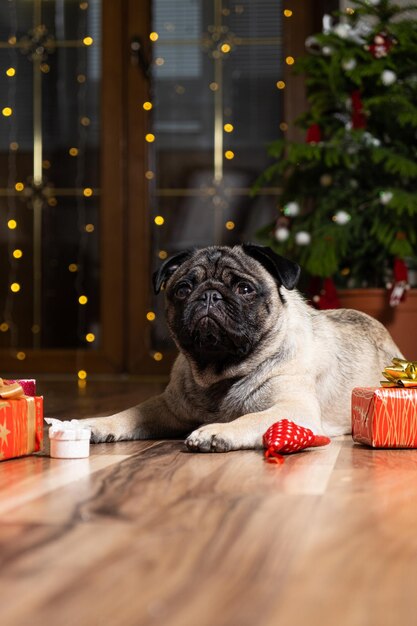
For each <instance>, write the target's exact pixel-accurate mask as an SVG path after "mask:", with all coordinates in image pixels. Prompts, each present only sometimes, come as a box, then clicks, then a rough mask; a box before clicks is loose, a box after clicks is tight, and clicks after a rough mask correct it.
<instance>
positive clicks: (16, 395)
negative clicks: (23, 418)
mask: <svg viewBox="0 0 417 626" xmlns="http://www.w3.org/2000/svg"><path fill="white" fill-rule="evenodd" d="M0 398H3V399H4V400H20V399H22V400H23V399H24V400H26V405H27V427H28V430H27V450H26V454H29V453H31V452H33V451H34V449H35V435H36V407H35V399H34V398H31V397H30V396H25V393H24V391H23V388H22V385H19V383H16V382H9V381H5V380H3V378H0Z"/></svg>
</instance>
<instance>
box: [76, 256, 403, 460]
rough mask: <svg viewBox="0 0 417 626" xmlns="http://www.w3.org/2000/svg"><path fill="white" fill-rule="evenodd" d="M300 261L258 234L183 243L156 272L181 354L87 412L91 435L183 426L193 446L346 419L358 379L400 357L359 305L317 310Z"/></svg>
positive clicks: (342, 427)
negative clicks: (133, 400) (132, 401)
mask: <svg viewBox="0 0 417 626" xmlns="http://www.w3.org/2000/svg"><path fill="white" fill-rule="evenodd" d="M299 275H300V267H299V266H298V265H297V264H296V263H294V262H293V261H290V260H288V259H286V258H284V257H282V256H279V255H278V254H276V253H275V252H274V251H273V250H272V249H270V248H268V247H264V246H257V245H253V244H243V245H238V246H234V247H226V246H210V247H207V248H203V249H195V250H187V251H185V252H182V253H179V254H176V255H175V256H173V257H171V258H169V259H168V260H166V261H165V262H164V263H163V265H162V266H161V267H160V269H159V270H158V271H157V272H156V273H155V274H154V277H153V282H154V288H155V292H156V293H159V291H160V290H161V289H164V291H165V301H166V317H167V322H168V327H169V329H170V332H171V334H172V337H173V339H174V341H175V343H176V345H177V347H178V350H179V355H178V357H177V360H176V361H175V364H174V366H173V369H172V373H171V378H170V382H169V384H168V386H167V387H166V389H165V391H164V392H163V393H162V394H161V395H159V396H156V397H153V398H151V399H149V400H147V401H145V402H143V403H141V404H139V405H138V406H135V407H133V408H129V409H127V410H125V411H122V412H121V413H117V414H116V415H111V416H109V417H101V418H100V417H99V418H94V419H89V420H87V423H88V424H89V425H90V426H91V428H92V441H94V442H104V441H119V440H128V439H156V438H167V437H172V438H183V437H186V439H185V443H186V445H187V447H188V448H189V450H191V451H196V452H227V451H230V450H240V449H254V448H261V447H262V436H263V433H264V432H265V431H266V430H267V429H268V427H269V426H271V424H273V423H274V422H276V421H278V420H280V419H283V418H287V419H289V420H292V421H294V422H296V423H297V424H299V425H301V426H306V427H308V428H310V429H311V430H313V432H314V433H316V434H324V435H328V436H337V435H343V434H347V433H349V432H350V430H351V418H350V401H351V391H352V389H353V387H359V386H361V387H366V386H378V385H379V380H380V376H381V371H382V369H383V368H384V367H385V366H386V365H387V364H388V363H390V362H391V359H392V358H393V357H400V358H403V357H402V354H401V352H400V350H399V349H398V347H397V346H396V345H395V343H394V341H393V340H392V338H391V336H390V335H389V333H388V332H387V330H386V329H385V328H384V327H383V326H382V325H381V324H380V323H379V322H378V321H376V320H375V319H373V318H371V317H369V316H368V315H366V314H364V313H360V312H359V311H353V310H349V309H336V310H327V311H318V310H316V309H314V308H312V307H311V306H309V305H308V304H307V303H306V302H305V301H304V299H303V297H302V296H301V295H300V293H299V292H297V290H296V289H295V286H296V284H297V281H298V278H299Z"/></svg>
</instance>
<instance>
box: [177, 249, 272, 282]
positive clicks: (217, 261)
mask: <svg viewBox="0 0 417 626" xmlns="http://www.w3.org/2000/svg"><path fill="white" fill-rule="evenodd" d="M180 270H183V272H180V271H179V272H178V275H181V274H182V275H183V276H184V275H188V276H192V277H193V278H195V279H196V280H197V281H198V282H201V281H205V280H209V279H211V280H220V281H224V280H226V279H227V278H228V277H230V276H242V277H251V278H252V279H253V280H256V279H259V278H260V277H261V275H264V269H263V267H262V266H261V265H260V264H259V263H257V262H256V261H255V260H254V259H251V258H250V257H249V256H247V255H246V254H245V253H244V252H241V253H240V254H239V253H238V252H235V251H234V250H233V249H230V248H221V247H219V248H215V247H211V248H204V249H203V250H197V251H196V252H195V253H194V255H193V256H192V258H191V259H190V260H189V261H187V263H185V264H184V266H183V267H181V268H180Z"/></svg>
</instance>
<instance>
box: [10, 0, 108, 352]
mask: <svg viewBox="0 0 417 626" xmlns="http://www.w3.org/2000/svg"><path fill="white" fill-rule="evenodd" d="M0 24H1V26H0V94H1V103H0V110H1V111H2V115H1V116H0V267H1V273H0V331H2V332H0V347H10V348H14V349H16V350H19V351H21V352H23V353H24V350H25V348H78V347H90V348H92V349H94V348H97V347H99V344H100V318H99V314H100V313H99V301H100V284H99V262H100V259H99V247H98V234H99V227H100V223H99V221H100V219H99V213H100V82H101V66H100V58H101V2H100V1H99V0H89V2H80V1H78V0H77V1H74V0H55V1H52V0H50V1H48V2H42V1H41V0H33V1H31V2H30V1H27V0H12V1H10V2H7V3H4V2H3V3H0ZM11 220H12V221H11ZM12 289H13V290H14V291H13V290H12ZM80 298H81V300H80ZM83 302H84V304H82V303H83ZM87 335H88V339H87ZM93 336H94V340H93V341H89V340H92V339H93Z"/></svg>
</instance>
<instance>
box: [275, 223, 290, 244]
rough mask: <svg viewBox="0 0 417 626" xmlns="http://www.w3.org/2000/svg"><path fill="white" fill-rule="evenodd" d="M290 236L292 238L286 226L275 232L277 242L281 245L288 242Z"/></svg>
mask: <svg viewBox="0 0 417 626" xmlns="http://www.w3.org/2000/svg"><path fill="white" fill-rule="evenodd" d="M289 236H290V231H289V230H288V228H285V227H284V226H279V227H278V228H277V229H276V231H275V239H276V240H277V241H280V242H281V243H282V242H283V241H287V239H288V237H289Z"/></svg>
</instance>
